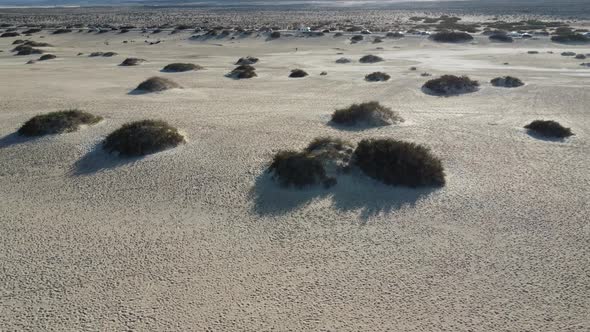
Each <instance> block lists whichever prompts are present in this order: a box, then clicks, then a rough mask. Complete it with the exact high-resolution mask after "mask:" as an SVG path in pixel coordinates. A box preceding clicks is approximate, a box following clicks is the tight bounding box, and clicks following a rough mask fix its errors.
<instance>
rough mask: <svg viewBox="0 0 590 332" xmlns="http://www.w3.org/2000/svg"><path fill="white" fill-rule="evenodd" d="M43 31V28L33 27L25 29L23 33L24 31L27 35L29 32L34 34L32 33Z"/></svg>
mask: <svg viewBox="0 0 590 332" xmlns="http://www.w3.org/2000/svg"><path fill="white" fill-rule="evenodd" d="M41 31H42V30H41V29H39V28H32V29H28V30H25V31H23V33H24V34H25V35H29V34H32V33H37V32H41Z"/></svg>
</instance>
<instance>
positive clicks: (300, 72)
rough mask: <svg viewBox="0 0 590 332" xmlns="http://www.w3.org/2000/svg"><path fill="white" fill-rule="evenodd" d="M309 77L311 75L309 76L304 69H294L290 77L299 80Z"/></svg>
mask: <svg viewBox="0 0 590 332" xmlns="http://www.w3.org/2000/svg"><path fill="white" fill-rule="evenodd" d="M307 75H309V74H307V73H306V72H305V71H304V70H302V69H293V70H291V74H289V77H291V78H299V77H305V76H307Z"/></svg>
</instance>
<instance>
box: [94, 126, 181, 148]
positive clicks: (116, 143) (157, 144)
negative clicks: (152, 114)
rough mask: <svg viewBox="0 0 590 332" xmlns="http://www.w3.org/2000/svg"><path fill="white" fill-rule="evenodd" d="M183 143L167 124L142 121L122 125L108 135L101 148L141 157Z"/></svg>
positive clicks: (174, 129) (175, 131) (174, 130)
mask: <svg viewBox="0 0 590 332" xmlns="http://www.w3.org/2000/svg"><path fill="white" fill-rule="evenodd" d="M183 142H184V137H182V135H180V134H179V133H178V130H177V129H176V128H174V127H171V126H170V125H169V124H168V123H166V122H164V121H159V120H143V121H136V122H131V123H127V124H124V125H123V126H122V127H121V128H119V129H117V130H115V131H114V132H112V133H111V134H109V135H108V136H107V137H106V139H105V140H104V142H103V148H104V149H105V150H107V151H109V152H118V153H119V154H120V155H123V156H143V155H147V154H151V153H156V152H160V151H163V150H166V149H170V148H173V147H175V146H178V145H179V144H181V143H183Z"/></svg>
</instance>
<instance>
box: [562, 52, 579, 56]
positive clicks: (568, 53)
mask: <svg viewBox="0 0 590 332" xmlns="http://www.w3.org/2000/svg"><path fill="white" fill-rule="evenodd" d="M574 55H576V52H561V56H574Z"/></svg>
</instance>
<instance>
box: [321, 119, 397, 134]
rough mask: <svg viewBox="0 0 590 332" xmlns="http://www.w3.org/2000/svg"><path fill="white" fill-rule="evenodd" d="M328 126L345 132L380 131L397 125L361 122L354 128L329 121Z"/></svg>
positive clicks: (353, 126)
mask: <svg viewBox="0 0 590 332" xmlns="http://www.w3.org/2000/svg"><path fill="white" fill-rule="evenodd" d="M327 125H328V126H329V127H331V128H333V129H337V130H343V131H353V132H356V131H365V130H370V129H380V128H395V124H388V125H372V124H369V123H366V122H360V123H357V124H354V125H352V126H347V125H343V124H339V123H335V122H334V121H332V120H330V121H328V123H327Z"/></svg>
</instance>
